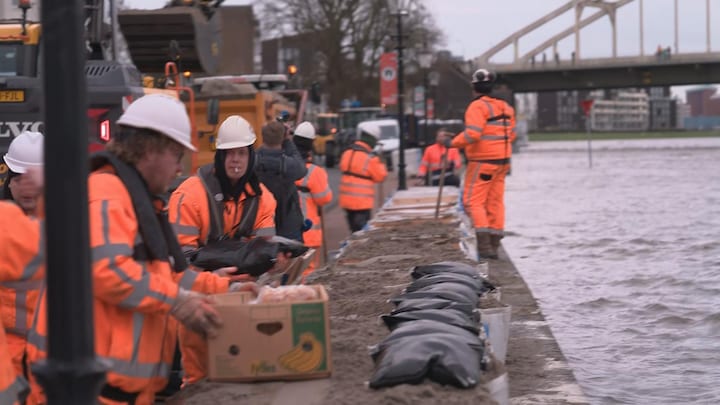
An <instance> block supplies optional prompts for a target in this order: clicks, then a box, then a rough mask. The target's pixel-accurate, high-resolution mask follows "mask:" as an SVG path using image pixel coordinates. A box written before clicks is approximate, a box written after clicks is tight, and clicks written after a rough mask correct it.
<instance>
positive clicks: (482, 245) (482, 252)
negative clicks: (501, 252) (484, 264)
mask: <svg viewBox="0 0 720 405" xmlns="http://www.w3.org/2000/svg"><path fill="white" fill-rule="evenodd" d="M475 238H476V239H477V253H478V259H497V258H498V256H497V253H494V251H493V249H492V246H491V245H490V233H488V232H476V233H475Z"/></svg>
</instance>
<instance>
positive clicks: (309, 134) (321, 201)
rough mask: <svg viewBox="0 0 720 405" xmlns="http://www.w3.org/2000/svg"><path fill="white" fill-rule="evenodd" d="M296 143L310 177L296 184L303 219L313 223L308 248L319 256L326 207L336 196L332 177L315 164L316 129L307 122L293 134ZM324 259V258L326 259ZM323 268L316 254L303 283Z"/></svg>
mask: <svg viewBox="0 0 720 405" xmlns="http://www.w3.org/2000/svg"><path fill="white" fill-rule="evenodd" d="M293 135H294V136H293V142H295V146H296V147H297V150H298V152H300V156H302V157H303V158H305V166H306V167H307V174H306V175H305V176H303V178H302V179H300V180H298V181H296V182H295V185H296V186H297V188H298V191H299V192H300V208H301V209H302V213H303V216H304V217H305V218H306V220H309V221H310V223H309V225H310V227H309V229H306V230H305V232H303V234H302V236H303V243H304V244H305V246H308V247H311V248H314V249H316V250H317V252H318V253H319V252H320V251H321V247H322V244H323V234H322V229H323V227H322V224H321V222H320V221H322V220H323V218H322V217H321V210H322V207H323V206H325V205H327V204H329V203H330V201H332V198H333V193H332V189H330V185H329V184H328V174H327V171H325V169H324V168H322V167H320V166H318V165H316V164H314V163H313V141H314V140H315V127H313V125H312V124H311V123H309V122H307V121H305V122H301V123H300V125H298V126H297V128H295V131H294V132H293ZM323 260H324V259H323ZM319 266H320V254H316V255H315V256H314V258H313V261H312V263H310V265H309V266H308V267H307V268H306V269H305V270H304V271H303V274H302V277H303V280H304V279H305V278H306V277H307V276H309V275H310V274H311V273H312V272H313V271H314V270H315V269H316V268H318V267H319Z"/></svg>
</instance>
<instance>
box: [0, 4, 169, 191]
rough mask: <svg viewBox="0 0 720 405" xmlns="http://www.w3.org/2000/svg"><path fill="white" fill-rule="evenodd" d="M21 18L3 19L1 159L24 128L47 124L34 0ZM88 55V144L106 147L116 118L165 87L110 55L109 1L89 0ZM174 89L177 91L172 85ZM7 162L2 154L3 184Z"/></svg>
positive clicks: (0, 31) (0, 40)
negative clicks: (149, 84) (151, 85)
mask: <svg viewBox="0 0 720 405" xmlns="http://www.w3.org/2000/svg"><path fill="white" fill-rule="evenodd" d="M19 7H20V9H21V10H22V18H19V19H5V20H0V159H1V156H4V154H5V153H6V152H7V149H8V147H9V145H10V142H11V141H12V139H13V138H14V137H16V136H18V135H19V134H20V133H21V132H22V131H25V130H30V131H40V132H42V131H43V130H44V127H43V111H42V104H43V87H42V84H41V70H42V68H43V67H42V66H41V65H40V60H41V58H40V43H41V40H42V28H41V26H40V23H39V22H37V21H32V20H30V19H29V18H27V12H28V10H29V9H30V2H26V1H21V2H19ZM85 7H86V8H85V11H86V14H87V19H88V25H87V30H88V31H87V38H88V40H87V46H88V49H89V52H88V60H87V62H86V65H85V75H86V80H87V101H88V110H87V118H88V144H89V149H90V150H98V149H102V147H103V145H104V144H105V143H106V142H107V141H109V140H110V139H111V138H112V135H113V133H114V131H115V121H116V120H117V119H118V118H119V117H120V115H121V114H122V112H123V110H124V107H125V106H127V105H128V104H129V103H130V102H131V101H132V100H133V99H135V98H137V97H140V96H142V95H143V94H145V93H147V92H154V91H162V90H157V89H146V88H143V86H142V77H141V74H140V72H139V71H138V70H137V69H136V68H135V67H134V66H132V65H128V64H122V63H120V62H117V61H116V60H113V59H112V58H110V59H108V54H109V52H108V49H109V47H110V46H111V45H110V43H109V42H108V41H107V38H108V31H107V30H108V29H109V27H108V26H107V25H106V24H105V23H103V17H102V16H103V15H104V13H105V10H104V2H103V1H102V0H95V1H91V0H89V1H87V2H86V6H85ZM170 93H171V94H175V93H176V92H175V91H170ZM7 171H8V168H7V166H6V165H5V164H4V162H2V161H1V160H0V185H2V184H4V182H5V179H6V177H7Z"/></svg>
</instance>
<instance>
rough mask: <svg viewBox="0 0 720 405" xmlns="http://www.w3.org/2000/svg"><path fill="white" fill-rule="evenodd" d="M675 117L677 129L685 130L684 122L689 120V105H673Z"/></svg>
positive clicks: (678, 103)
mask: <svg viewBox="0 0 720 405" xmlns="http://www.w3.org/2000/svg"><path fill="white" fill-rule="evenodd" d="M675 117H676V119H677V126H676V127H677V128H678V129H686V128H685V120H686V119H688V118H690V104H688V103H681V102H679V101H678V102H677V103H676V104H675Z"/></svg>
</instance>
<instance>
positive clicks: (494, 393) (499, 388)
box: [486, 373, 510, 405]
mask: <svg viewBox="0 0 720 405" xmlns="http://www.w3.org/2000/svg"><path fill="white" fill-rule="evenodd" d="M486 387H487V390H488V392H489V393H490V398H492V399H494V400H495V402H497V403H498V405H510V384H509V383H508V375H507V373H503V374H502V375H501V376H500V377H497V378H495V379H494V380H492V381H490V382H488V383H487V384H486Z"/></svg>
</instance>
